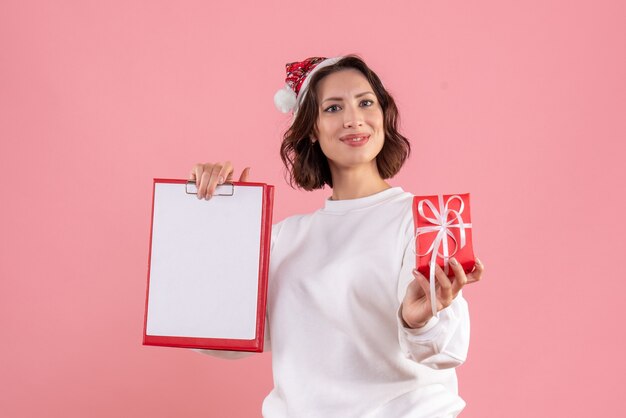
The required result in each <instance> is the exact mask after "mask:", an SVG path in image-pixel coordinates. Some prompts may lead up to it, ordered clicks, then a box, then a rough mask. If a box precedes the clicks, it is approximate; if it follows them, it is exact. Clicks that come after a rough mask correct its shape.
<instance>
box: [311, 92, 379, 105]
mask: <svg viewBox="0 0 626 418" xmlns="http://www.w3.org/2000/svg"><path fill="white" fill-rule="evenodd" d="M366 94H372V95H374V92H372V91H364V92H363V93H359V94H357V95H356V96H354V97H355V98H357V99H358V98H359V97H362V96H365V95H366ZM329 100H333V101H337V102H341V101H343V99H342V98H341V97H329V98H327V99H324V100H322V103H324V102H327V101H329Z"/></svg>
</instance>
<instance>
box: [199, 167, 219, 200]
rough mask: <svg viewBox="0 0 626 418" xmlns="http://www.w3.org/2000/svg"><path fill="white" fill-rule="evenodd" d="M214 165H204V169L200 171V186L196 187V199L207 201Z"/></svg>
mask: <svg viewBox="0 0 626 418" xmlns="http://www.w3.org/2000/svg"><path fill="white" fill-rule="evenodd" d="M214 168H215V165H213V164H205V165H204V169H203V171H202V175H201V176H200V186H199V187H198V197H199V198H200V199H203V198H204V199H207V200H208V199H209V198H210V196H209V193H208V189H209V183H210V182H211V174H212V173H213V169H214Z"/></svg>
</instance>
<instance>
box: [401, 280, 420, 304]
mask: <svg viewBox="0 0 626 418" xmlns="http://www.w3.org/2000/svg"><path fill="white" fill-rule="evenodd" d="M423 296H424V295H423V294H422V289H421V288H420V285H419V283H418V282H417V280H411V283H409V285H408V286H407V287H406V291H405V292H404V298H402V300H403V303H404V304H406V305H408V304H411V303H413V302H415V301H416V300H419V299H420V298H421V297H423Z"/></svg>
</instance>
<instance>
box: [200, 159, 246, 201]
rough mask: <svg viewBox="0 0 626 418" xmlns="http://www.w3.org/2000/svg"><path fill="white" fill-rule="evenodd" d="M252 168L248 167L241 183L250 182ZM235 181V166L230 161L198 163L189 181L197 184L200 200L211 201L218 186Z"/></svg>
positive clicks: (244, 171) (241, 177) (243, 173)
mask: <svg viewBox="0 0 626 418" xmlns="http://www.w3.org/2000/svg"><path fill="white" fill-rule="evenodd" d="M249 174H250V167H246V168H245V169H244V170H243V172H242V173H241V176H239V181H248V176H249ZM232 179H233V165H232V164H231V162H230V161H226V162H224V163H204V164H202V163H198V164H196V165H194V166H193V168H192V169H191V173H190V174H189V180H191V181H195V182H196V188H197V189H198V199H203V198H204V199H206V200H209V199H210V198H211V197H212V196H213V193H214V192H215V188H216V187H217V186H218V184H223V183H230V182H232Z"/></svg>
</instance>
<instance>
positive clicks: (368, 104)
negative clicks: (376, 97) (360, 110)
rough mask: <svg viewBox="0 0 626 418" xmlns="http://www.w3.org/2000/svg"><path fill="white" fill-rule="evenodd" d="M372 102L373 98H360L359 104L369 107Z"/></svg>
mask: <svg viewBox="0 0 626 418" xmlns="http://www.w3.org/2000/svg"><path fill="white" fill-rule="evenodd" d="M373 104H374V101H373V100H362V101H361V106H364V107H369V106H371V105H373Z"/></svg>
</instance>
